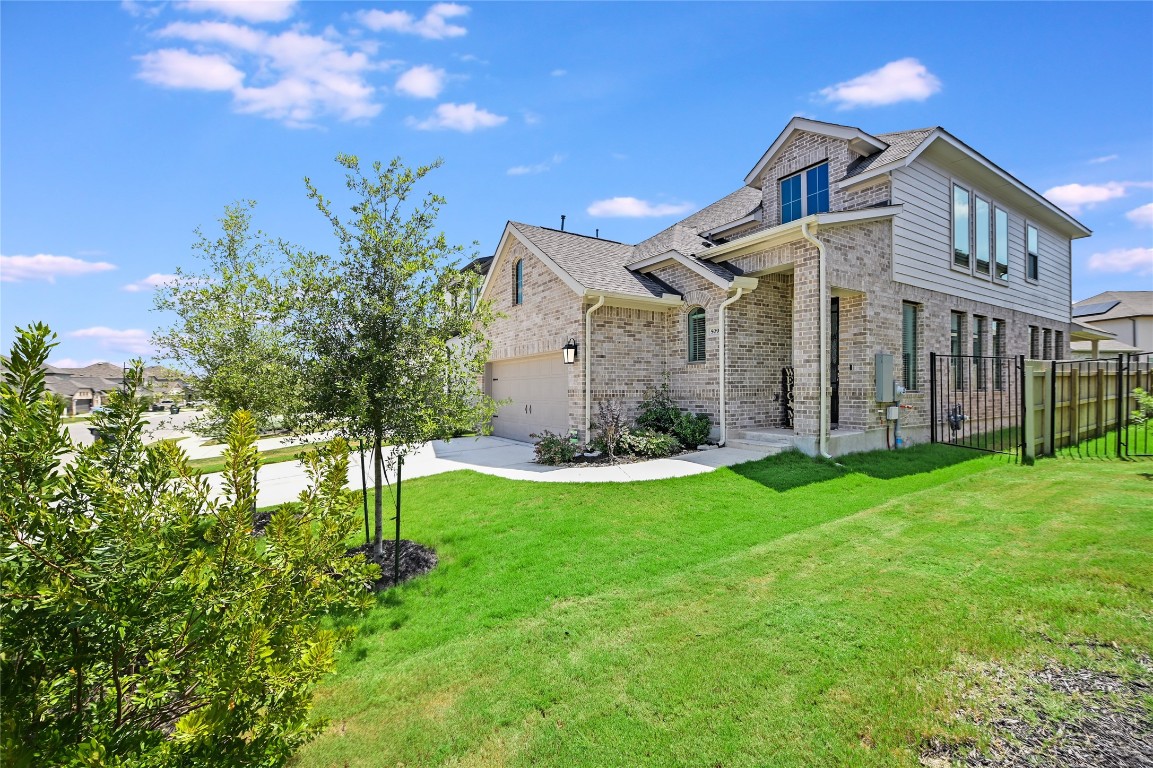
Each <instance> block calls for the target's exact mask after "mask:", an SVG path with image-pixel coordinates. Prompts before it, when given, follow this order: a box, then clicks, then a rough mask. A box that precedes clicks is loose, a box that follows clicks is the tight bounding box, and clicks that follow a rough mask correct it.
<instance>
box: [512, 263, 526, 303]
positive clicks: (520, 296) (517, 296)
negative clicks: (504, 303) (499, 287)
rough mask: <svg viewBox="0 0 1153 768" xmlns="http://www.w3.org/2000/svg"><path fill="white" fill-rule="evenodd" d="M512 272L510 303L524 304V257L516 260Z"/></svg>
mask: <svg viewBox="0 0 1153 768" xmlns="http://www.w3.org/2000/svg"><path fill="white" fill-rule="evenodd" d="M512 272H513V274H512V303H513V304H524V259H518V260H517V262H516V265H515V266H514V267H513V268H512Z"/></svg>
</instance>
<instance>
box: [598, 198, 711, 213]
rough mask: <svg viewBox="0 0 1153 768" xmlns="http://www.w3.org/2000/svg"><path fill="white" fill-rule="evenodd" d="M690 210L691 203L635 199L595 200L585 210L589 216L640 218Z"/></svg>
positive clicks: (691, 207)
mask: <svg viewBox="0 0 1153 768" xmlns="http://www.w3.org/2000/svg"><path fill="white" fill-rule="evenodd" d="M692 209H693V204H692V203H650V202H648V201H647V200H638V199H637V198H635V197H610V198H609V199H607V200H597V201H596V202H594V203H593V204H592V205H590V206H589V207H588V209H587V210H588V214H589V216H616V217H625V218H642V217H649V216H675V215H677V214H681V213H688V212H689V211H691V210H692Z"/></svg>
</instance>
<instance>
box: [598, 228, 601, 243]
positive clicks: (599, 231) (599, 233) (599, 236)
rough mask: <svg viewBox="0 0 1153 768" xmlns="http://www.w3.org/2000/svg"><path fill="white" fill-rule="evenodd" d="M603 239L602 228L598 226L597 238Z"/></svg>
mask: <svg viewBox="0 0 1153 768" xmlns="http://www.w3.org/2000/svg"><path fill="white" fill-rule="evenodd" d="M600 239H601V228H600V227H597V240H600Z"/></svg>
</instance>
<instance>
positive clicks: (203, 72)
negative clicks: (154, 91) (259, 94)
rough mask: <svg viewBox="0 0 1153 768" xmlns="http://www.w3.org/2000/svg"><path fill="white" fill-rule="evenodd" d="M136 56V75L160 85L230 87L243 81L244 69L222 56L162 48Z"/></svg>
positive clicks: (217, 88)
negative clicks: (137, 65) (138, 66)
mask: <svg viewBox="0 0 1153 768" xmlns="http://www.w3.org/2000/svg"><path fill="white" fill-rule="evenodd" d="M136 60H137V61H139V62H140V75H139V77H140V79H141V80H145V81H147V82H149V83H152V84H153V85H159V86H161V87H163V88H189V89H192V90H198V91H230V90H233V89H234V88H239V87H240V85H241V83H243V82H244V73H243V72H241V71H240V70H239V69H237V68H236V67H234V66H232V64H230V63H229V61H228V59H226V58H224V57H223V56H215V55H211V54H210V55H199V54H195V53H191V52H190V51H185V50H181V49H173V48H165V49H162V50H159V51H151V52H150V53H146V54H144V55H143V56H137V57H136Z"/></svg>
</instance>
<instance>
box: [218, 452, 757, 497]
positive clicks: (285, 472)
mask: <svg viewBox="0 0 1153 768" xmlns="http://www.w3.org/2000/svg"><path fill="white" fill-rule="evenodd" d="M768 455H769V452H767V451H766V452H760V451H749V450H745V449H742V448H716V449H714V450H710V451H698V452H695V453H690V454H686V455H684V456H677V457H674V458H669V459H651V460H649V461H642V462H636V463H633V464H618V465H616V466H612V467H546V466H543V465H540V464H536V463H534V462H533V451H532V445H531V444H530V443H522V442H519V441H517V440H507V439H505V438H502V437H476V438H473V437H466V438H457V439H455V440H452V441H448V442H446V441H443V440H434V441H433V442H431V443H426V444H425V445H423V446H421V447H420V448H419V449H418V450H417V451H415V452H414V453H411V454H409V455H408V456H407V457H405V460H404V471H403V478H404V479H405V480H410V479H412V478H414V477H425V476H427V475H437V474H440V473H441V472H452V471H454V470H458V469H471V470H473V471H475V472H481V473H483V474H486V475H496V476H497V477H504V478H508V479H510V480H530V481H534V482H548V483H627V482H634V481H638V480H660V479H664V478H669V477H685V476H687V475H698V474H702V473H704V472H711V471H712V470H714V469H716V468H717V467H727V466H731V465H733V464H741V463H743V462H746V461H755V460H757V459H763V458H764V457H765V456H768ZM350 458H351V464H350V465H349V469H348V485H349V487H350V488H359V487H360V454H359V453H354V454H352V456H351V457H350ZM366 459H367V461H366V470H367V472H368V482H369V485H370V486H371V484H372V462H371V458H370V457H366ZM388 475H389V479H390V480H394V479H395V474H394V472H392V471H390V472H389V473H388ZM209 479H210V481H211V482H212V483H213V487H214V488H216V489H217V490H218V491H219V488H220V476H219V475H210V476H209ZM259 479H260V496H259V498H258V500H257V503H258V504H259V505H260V506H262V507H265V506H271V505H273V504H283V503H285V502H289V501H295V500H296V498H297V496H299V495H300V492H301V491H303V490H304V489H305V487H306V486H307V478H306V477H305V475H304V470H303V468H302V467H301V465H300V462H296V461H286V462H282V463H280V464H270V465H268V466H266V467H262V468H261V469H260V478H259Z"/></svg>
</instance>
